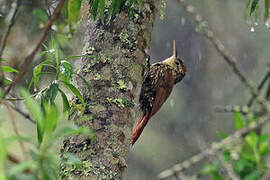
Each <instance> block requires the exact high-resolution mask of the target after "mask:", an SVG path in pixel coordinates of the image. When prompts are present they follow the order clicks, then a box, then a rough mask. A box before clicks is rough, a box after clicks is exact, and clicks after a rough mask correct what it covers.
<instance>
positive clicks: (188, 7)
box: [178, 0, 270, 110]
mask: <svg viewBox="0 0 270 180" xmlns="http://www.w3.org/2000/svg"><path fill="white" fill-rule="evenodd" d="M178 1H179V2H180V3H182V5H183V7H184V10H185V11H186V12H187V13H188V14H190V16H191V17H192V18H193V20H194V21H195V22H196V24H197V25H198V26H199V27H201V33H202V34H203V35H204V36H205V37H206V38H207V39H208V40H209V41H210V42H211V43H212V44H213V45H214V47H215V48H216V50H217V52H219V54H220V55H222V57H223V59H224V60H225V61H226V62H227V63H228V65H229V66H230V67H231V68H232V70H233V72H234V73H235V74H236V75H237V77H238V78H239V80H240V81H241V82H242V83H243V84H244V85H245V86H246V87H247V88H248V90H249V91H250V93H251V94H252V95H253V96H254V100H256V101H257V102H258V103H259V104H260V105H261V106H262V107H263V108H264V109H266V110H269V108H270V107H269V106H268V105H267V101H266V100H265V99H264V98H263V97H261V95H260V93H259V92H258V91H257V89H256V87H255V86H254V85H253V83H252V82H251V81H250V80H249V79H247V78H246V77H245V76H244V75H243V73H242V72H241V71H240V69H239V68H238V65H237V64H236V62H237V60H236V57H234V56H233V55H231V54H230V53H229V52H228V51H227V50H226V49H225V47H224V45H223V44H222V43H221V41H220V40H219V39H217V38H215V36H214V33H213V31H211V30H210V28H209V27H208V26H207V25H206V23H205V21H204V20H203V19H202V17H201V16H200V15H199V14H198V13H196V12H195V11H194V7H193V6H191V5H189V4H188V3H187V2H186V0H178Z"/></svg>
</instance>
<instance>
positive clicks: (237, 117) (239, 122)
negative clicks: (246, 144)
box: [234, 112, 245, 130]
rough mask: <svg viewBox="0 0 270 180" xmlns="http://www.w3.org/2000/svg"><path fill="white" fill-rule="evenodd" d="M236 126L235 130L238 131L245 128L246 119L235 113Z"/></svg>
mask: <svg viewBox="0 0 270 180" xmlns="http://www.w3.org/2000/svg"><path fill="white" fill-rule="evenodd" d="M234 126H235V129H237V130H239V129H241V128H243V127H244V126H245V122H244V118H243V116H242V114H241V113H240V112H235V113H234Z"/></svg>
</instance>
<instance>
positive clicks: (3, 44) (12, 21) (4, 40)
mask: <svg viewBox="0 0 270 180" xmlns="http://www.w3.org/2000/svg"><path fill="white" fill-rule="evenodd" d="M21 3H22V1H21V0H17V1H16V3H15V7H14V10H13V14H12V15H11V18H10V21H9V24H8V27H7V31H6V33H5V34H4V36H3V38H2V41H1V46H0V67H1V66H2V56H3V52H4V50H5V47H6V44H7V39H8V36H9V34H10V31H11V28H12V27H13V25H14V24H15V17H16V14H17V12H18V10H19V7H20V5H21ZM0 71H1V76H2V77H1V78H0V85H1V84H4V83H3V82H4V79H5V74H4V72H3V71H2V70H1V69H0Z"/></svg>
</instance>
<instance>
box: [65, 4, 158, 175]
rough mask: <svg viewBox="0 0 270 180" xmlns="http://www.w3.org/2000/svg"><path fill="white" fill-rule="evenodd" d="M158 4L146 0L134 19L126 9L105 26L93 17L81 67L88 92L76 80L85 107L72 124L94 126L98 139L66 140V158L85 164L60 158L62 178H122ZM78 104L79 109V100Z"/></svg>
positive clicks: (76, 103)
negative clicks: (146, 51) (68, 156)
mask: <svg viewBox="0 0 270 180" xmlns="http://www.w3.org/2000/svg"><path fill="white" fill-rule="evenodd" d="M159 3H160V1H157V0H155V1H154V0H152V1H148V3H145V4H144V7H143V8H142V10H140V11H138V10H136V9H135V10H134V15H132V16H131V17H128V10H126V9H127V8H125V9H124V11H123V12H121V13H120V14H118V15H117V16H116V18H115V19H113V20H111V22H110V23H109V24H105V25H103V24H102V23H101V22H100V20H97V21H93V19H92V18H91V17H89V19H88V27H87V33H86V35H85V46H84V51H83V54H87V55H89V57H87V58H81V60H80V63H79V65H78V66H77V68H78V74H80V75H81V76H82V77H84V79H85V80H86V81H87V82H88V83H89V85H90V88H88V86H86V85H85V83H84V82H83V81H82V80H81V79H79V78H78V79H76V80H75V83H76V84H77V86H78V88H79V89H80V91H81V92H82V94H83V97H84V99H85V103H86V108H85V110H84V112H82V113H81V114H80V113H76V114H74V113H73V115H72V120H74V122H75V123H76V124H78V125H80V126H87V127H89V128H91V129H92V130H93V131H94V133H95V139H94V140H90V139H89V138H86V137H85V136H82V135H81V136H73V137H70V138H68V139H66V140H64V145H63V148H62V154H65V153H67V152H68V153H74V154H75V155H76V156H77V157H78V158H79V159H80V160H81V162H82V166H81V167H74V166H71V165H68V164H67V163H65V159H64V158H62V162H63V163H62V167H61V168H62V176H63V177H64V179H93V180H95V179H98V180H99V179H102V180H103V179H122V174H123V171H124V169H125V168H126V167H127V166H126V163H125V159H126V158H127V155H128V151H129V148H130V140H131V132H132V127H133V124H134V122H135V115H136V114H137V113H138V105H137V104H138V103H137V102H138V97H139V93H140V88H141V84H142V80H143V73H144V71H145V69H146V65H147V63H146V60H145V59H146V53H145V49H147V48H148V47H149V45H150V40H151V32H152V26H153V22H154V14H155V13H154V11H155V9H156V7H159ZM135 104H136V105H135ZM74 106H76V107H77V109H80V107H81V105H80V101H75V102H74ZM63 157H64V156H63Z"/></svg>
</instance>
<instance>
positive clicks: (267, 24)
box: [265, 19, 270, 29]
mask: <svg viewBox="0 0 270 180" xmlns="http://www.w3.org/2000/svg"><path fill="white" fill-rule="evenodd" d="M265 26H266V27H267V28H268V29H270V19H268V20H267V21H266V22H265Z"/></svg>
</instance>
